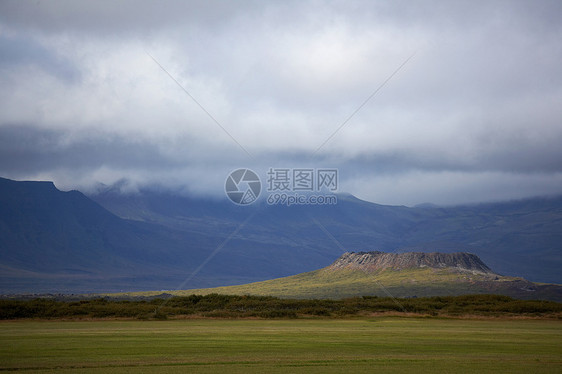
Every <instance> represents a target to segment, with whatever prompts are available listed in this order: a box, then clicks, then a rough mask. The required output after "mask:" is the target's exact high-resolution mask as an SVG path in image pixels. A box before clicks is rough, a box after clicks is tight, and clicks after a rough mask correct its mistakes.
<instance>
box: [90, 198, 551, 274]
mask: <svg viewBox="0 0 562 374" xmlns="http://www.w3.org/2000/svg"><path fill="white" fill-rule="evenodd" d="M91 198H92V199H94V200H95V201H97V202H98V203H100V204H101V205H102V206H104V207H105V208H107V209H108V210H109V211H111V212H113V213H115V214H116V215H119V216H120V217H125V218H132V219H136V220H140V221H145V222H152V223H159V224H162V225H166V226H169V227H174V228H179V229H186V228H190V229H193V230H194V229H197V230H200V232H207V233H209V232H216V230H221V229H222V230H227V231H228V230H234V229H235V228H236V225H237V224H239V223H240V222H242V221H243V219H244V218H245V217H246V215H245V213H247V212H250V211H251V212H254V211H256V212H255V216H254V217H253V218H252V219H251V221H250V222H249V223H248V224H247V225H246V226H245V227H243V229H242V230H240V231H239V233H238V237H239V238H240V239H241V240H242V241H248V240H249V241H255V242H258V243H260V251H266V252H268V253H269V254H271V253H276V252H277V251H279V250H280V249H281V248H284V249H285V252H287V251H289V252H292V253H295V252H296V255H295V256H296V258H297V261H296V262H295V265H296V266H299V267H300V268H299V270H296V269H294V271H292V272H291V271H290V269H288V267H284V270H283V271H285V270H287V269H288V272H286V273H285V275H289V274H295V273H297V272H302V271H309V270H314V269H317V268H318V267H324V266H328V265H329V264H330V263H331V261H332V259H333V258H334V257H337V256H339V255H341V254H342V253H343V252H345V251H346V250H348V251H349V250H353V251H372V250H377V249H384V250H387V251H393V252H404V251H421V252H432V251H439V252H457V251H459V250H461V251H468V252H471V253H474V254H477V255H478V256H479V257H480V258H482V259H483V260H484V261H485V262H486V263H487V264H489V265H490V266H491V267H492V268H494V269H495V270H496V271H497V272H498V273H500V274H505V275H517V276H523V277H525V278H528V279H531V280H533V281H541V282H558V283H562V274H561V273H560V268H562V197H556V198H535V199H527V200H521V201H512V202H504V203H493V204H492V203H490V204H479V205H471V206H458V207H447V208H435V207H418V208H408V207H403V206H385V205H379V204H374V203H369V202H366V201H362V200H359V199H357V198H355V197H353V196H351V195H343V194H342V195H338V203H337V204H336V205H330V206H312V205H308V206H290V207H287V206H268V205H267V204H265V203H261V204H259V203H256V204H253V205H252V206H246V207H237V206H234V204H231V203H230V202H229V201H227V200H226V199H224V200H222V201H221V200H205V199H195V198H191V197H183V196H180V195H177V194H174V193H170V192H162V191H158V190H151V189H146V190H141V191H140V192H139V193H138V194H134V195H131V194H121V193H120V192H119V191H118V189H107V190H105V191H101V192H100V193H98V194H94V195H92V196H91ZM326 232H328V233H329V234H330V235H331V236H332V237H333V238H334V239H335V240H336V241H337V242H335V241H334V240H333V238H332V237H330V236H329V235H328V234H326ZM255 242H254V243H248V245H246V246H245V250H251V249H253V248H254V247H253V245H254V244H255ZM270 248H271V249H272V250H270ZM273 248H275V249H273ZM342 248H344V249H343V250H342ZM260 251H258V252H260ZM280 260H281V261H283V259H280Z"/></svg>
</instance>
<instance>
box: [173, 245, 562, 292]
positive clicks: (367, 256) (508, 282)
mask: <svg viewBox="0 0 562 374" xmlns="http://www.w3.org/2000/svg"><path fill="white" fill-rule="evenodd" d="M209 293H220V294H231V295H256V296H277V297H285V298H347V297H354V296H392V297H422V296H453V295H463V294H500V295H507V296H511V297H515V298H520V299H544V300H554V301H562V286H560V285H554V284H537V283H532V282H529V281H527V280H525V279H524V278H516V277H505V276H501V275H497V274H495V273H493V272H492V271H491V270H490V269H489V268H488V267H487V266H486V265H485V264H484V263H483V262H482V261H481V260H480V259H479V258H478V257H477V256H475V255H473V254H468V253H452V254H443V253H413V252H410V253H401V254H393V253H383V252H359V253H353V252H352V253H345V254H343V255H342V256H341V257H340V258H338V259H337V260H336V261H335V262H334V263H333V264H332V265H330V266H328V267H326V268H323V269H319V270H315V271H312V272H307V273H302V274H297V275H293V276H290V277H285V278H280V279H273V280H268V281H264V282H257V283H252V284H246V285H240V286H230V287H217V288H211V289H196V290H187V291H176V292H173V294H177V295H190V294H209Z"/></svg>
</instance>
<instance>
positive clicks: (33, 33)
mask: <svg viewBox="0 0 562 374" xmlns="http://www.w3.org/2000/svg"><path fill="white" fill-rule="evenodd" d="M0 14H2V15H1V16H0V48H1V49H2V55H3V56H7V57H4V58H0V83H1V85H0V99H1V100H0V113H1V114H0V130H2V129H3V130H4V132H3V133H4V134H11V135H10V136H19V137H20V138H21V137H23V138H26V137H27V138H29V139H33V141H30V140H29V139H28V141H27V143H26V141H18V142H10V140H9V139H7V140H6V139H5V143H6V144H10V143H12V144H10V147H7V148H6V150H4V153H6V157H8V158H10V161H9V162H8V161H4V162H3V163H1V164H0V166H1V168H0V173H2V175H4V176H7V177H14V178H16V177H21V176H25V177H29V178H39V177H40V178H47V179H56V180H57V181H61V183H62V184H65V185H67V186H69V185H71V184H72V183H73V182H72V181H75V183H76V184H77V185H81V186H87V185H88V184H92V183H93V182H94V181H95V180H96V179H97V180H99V181H102V182H111V181H113V180H118V179H121V177H126V178H130V179H131V180H133V181H134V182H135V183H149V182H153V181H154V180H159V181H161V182H162V183H168V184H170V185H179V184H181V181H187V182H185V183H186V184H187V188H188V189H190V190H219V188H213V187H212V185H213V184H216V183H217V181H218V180H219V179H222V173H224V172H225V170H226V171H228V170H230V168H231V167H232V166H233V165H235V164H237V163H238V164H239V165H238V166H250V165H251V164H255V165H257V166H259V167H263V168H266V167H268V166H277V164H283V163H292V164H293V165H294V164H295V162H302V163H305V164H306V163H322V162H330V163H331V165H318V166H337V167H342V168H347V169H348V170H349V171H350V173H349V175H350V176H349V177H348V179H347V180H346V181H345V183H344V185H345V186H347V188H348V189H349V191H348V192H351V193H354V194H359V195H362V196H369V199H374V200H377V199H380V200H381V201H382V200H384V201H387V202H393V203H400V201H402V203H404V204H412V203H420V202H423V201H435V202H445V203H453V202H455V201H457V202H464V201H468V200H471V201H476V200H489V199H501V198H511V197H513V196H520V195H536V194H541V193H555V192H556V190H557V189H558V191H559V192H561V190H562V187H560V184H558V183H559V178H560V177H559V174H560V173H561V172H562V163H560V161H558V160H560V159H562V154H561V153H562V151H560V150H559V148H560V147H559V144H560V143H561V142H562V125H561V124H560V120H559V119H560V118H562V113H561V109H560V105H559V103H560V102H561V101H562V90H561V89H560V87H562V72H561V69H560V67H559V61H560V60H561V59H562V46H561V45H560V43H559V40H560V38H561V37H562V27H561V26H560V24H559V22H557V18H556V17H555V16H554V14H560V6H559V5H558V4H557V3H556V2H548V1H540V2H537V3H536V4H530V3H527V2H502V1H497V2H495V1H494V2H487V3H485V4H479V5H478V6H476V5H474V4H473V3H472V2H460V1H459V2H439V1H436V2H433V1H430V2H415V3H402V2H396V3H387V2H337V1H336V2H327V3H318V2H314V1H305V2H288V3H285V2H284V3H262V2H243V3H236V5H233V3H224V2H204V1H201V2H200V1H192V2H176V1H169V2H164V3H160V2H159V3H155V2H133V3H129V2H121V3H120V6H119V7H116V6H115V5H114V4H113V3H112V2H103V1H102V2H95V3H92V2H79V3H76V2H66V1H59V2H50V3H48V5H47V3H42V2H37V3H36V2H10V1H7V2H3V3H2V4H1V5H0ZM415 51H417V53H416V55H415V56H414V57H413V58H412V60H411V61H410V62H409V63H408V64H407V65H406V66H404V67H403V69H401V70H400V72H399V73H398V74H396V76H394V77H393V78H392V79H391V80H390V81H389V82H388V83H387V84H386V85H385V86H384V87H383V88H382V89H381V90H380V92H378V93H377V94H376V95H375V96H374V97H373V98H372V100H371V101H369V102H368V103H367V104H366V105H365V106H364V107H363V108H362V109H361V110H360V111H359V112H358V113H357V114H356V115H355V116H354V117H353V118H352V119H351V120H350V121H349V123H347V124H346V125H345V126H344V127H343V128H342V129H341V131H339V132H338V133H337V134H336V135H335V136H334V138H333V139H332V140H330V141H329V142H328V143H326V144H325V145H324V146H323V147H322V149H321V150H320V151H319V152H318V153H316V154H315V153H314V151H315V150H316V149H317V148H318V147H319V146H320V145H321V144H322V143H323V142H324V141H325V140H326V139H327V138H328V137H329V136H330V135H331V134H333V132H334V131H335V130H336V129H337V128H338V127H339V126H340V125H341V124H342V123H343V121H344V120H346V119H347V118H348V117H349V116H350V115H351V114H352V113H353V112H354V111H355V110H356V109H357V108H358V107H359V105H361V104H362V103H363V102H364V100H365V99H366V98H367V97H368V96H369V95H371V94H372V93H373V92H374V90H375V89H376V88H377V87H378V86H379V85H380V84H382V83H383V82H384V81H385V80H386V79H387V78H388V77H389V75H390V74H391V73H392V72H393V71H394V70H395V69H396V68H397V67H398V66H400V64H402V63H403V62H404V60H405V59H406V58H408V56H410V55H411V54H412V53H413V52H415ZM146 52H149V53H150V54H151V55H152V56H154V57H155V58H156V59H157V60H158V62H159V63H160V64H162V66H164V68H165V69H166V70H167V71H168V72H169V73H170V74H171V75H172V76H173V77H174V78H175V79H177V81H178V82H179V83H180V84H181V85H182V86H183V87H184V88H185V89H187V90H188V92H189V93H190V94H191V95H192V96H193V97H194V98H195V99H196V100H197V102H198V103H200V104H201V105H202V106H203V107H204V108H205V110H207V111H208V112H209V113H210V114H211V115H212V116H213V117H214V118H215V119H216V120H217V121H218V122H219V123H220V125H221V126H223V127H224V128H225V129H226V130H227V131H228V133H229V134H231V135H232V136H233V137H234V138H235V139H236V140H237V141H238V142H239V143H240V145H242V147H243V148H245V149H246V150H247V151H249V152H250V153H251V154H252V155H254V158H249V157H247V155H246V154H245V153H244V151H243V150H242V149H240V147H239V146H238V145H237V144H235V143H234V142H233V141H232V139H230V137H229V136H228V135H227V134H226V133H225V132H224V131H223V130H222V129H221V128H220V127H219V126H218V125H217V124H216V123H215V122H214V121H213V120H212V119H211V118H209V116H208V115H207V114H206V113H205V112H204V111H203V110H202V109H201V108H200V107H199V106H198V105H197V104H196V103H195V102H194V101H193V100H192V99H191V98H190V97H189V96H188V95H187V94H186V93H185V92H183V91H182V89H181V88H180V87H178V86H177V84H176V83H175V82H174V81H173V80H172V79H171V78H170V77H168V76H167V74H166V73H165V72H164V71H162V69H161V68H160V67H159V66H158V65H157V64H156V63H154V61H152V59H151V58H150V57H149V56H148V55H147V53H146ZM14 126H16V127H17V126H19V127H20V128H21V131H15V130H14ZM34 129H35V131H37V133H36V134H35V135H32V134H31V133H32V132H33V131H34ZM47 135H48V136H50V137H51V138H48V139H49V140H48V141H45V140H43V141H41V137H45V136H47ZM6 136H8V135H6ZM26 144H27V145H26ZM42 145H43V146H42ZM31 147H35V148H33V149H32V148H31ZM42 147H46V148H42ZM125 150H126V152H128V154H129V156H127V155H125V154H123V152H125ZM9 152H12V153H9ZM77 152H82V154H77ZM12 154H14V155H15V154H18V155H24V156H25V157H20V158H15V157H10V155H12ZM112 157H115V159H112ZM67 159H71V160H73V162H69V161H67ZM244 163H247V165H244ZM268 163H277V164H275V165H268ZM158 166H159V167H160V168H159V170H158V171H157V172H156V171H155V169H158ZM18 170H20V172H18ZM358 170H361V172H360V174H361V177H360V178H358V177H355V176H354V175H357V173H358ZM203 171H206V173H205V172H203ZM381 171H382V174H383V176H382V177H381V176H380V173H381ZM209 174H212V175H215V176H213V177H203V176H204V175H209ZM219 176H220V177H219ZM381 178H383V179H381ZM385 178H386V179H385ZM416 178H417V180H419V182H415V180H416ZM518 178H520V179H518ZM193 180H198V182H192V181H193ZM433 180H438V181H440V182H442V183H440V184H439V185H438V187H436V186H434V185H433V184H432V183H431V181H433ZM63 181H64V182H63ZM494 181H497V184H496V185H498V186H501V188H503V190H502V189H499V190H498V191H497V192H494V191H495V190H493V189H492V188H491V187H490V186H492V185H494ZM513 181H517V182H518V183H519V182H521V183H522V184H523V185H524V186H525V188H523V189H519V185H521V183H519V185H513V184H512V183H511V182H513ZM524 181H534V182H524ZM371 182H372V183H377V184H378V185H379V186H382V187H381V188H380V191H383V192H379V193H377V194H375V193H373V192H366V191H374V190H376V188H375V186H370V185H369V183H371ZM221 183H222V182H221ZM411 183H413V184H415V185H416V187H417V190H416V191H414V190H413V189H411V188H409V187H408V186H409V185H410V184H411ZM391 186H394V187H391ZM424 191H425V192H424ZM433 191H439V193H433ZM502 194H503V195H502ZM468 197H470V198H468ZM432 199H433V200H432Z"/></svg>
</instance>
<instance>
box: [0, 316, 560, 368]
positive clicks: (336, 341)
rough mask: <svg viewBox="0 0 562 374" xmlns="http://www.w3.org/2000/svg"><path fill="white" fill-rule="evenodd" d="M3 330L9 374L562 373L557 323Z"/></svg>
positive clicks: (96, 324)
mask: <svg viewBox="0 0 562 374" xmlns="http://www.w3.org/2000/svg"><path fill="white" fill-rule="evenodd" d="M0 331H1V333H0V370H1V371H3V372H12V371H14V372H15V371H18V372H24V373H52V372H63V373H64V372H67V373H185V372H193V373H223V374H224V373H344V372H345V373H373V372H382V373H416V374H419V373H498V372H509V373H560V372H562V322H561V321H557V320H532V319H521V320H517V319H441V318H413V317H409V318H403V317H376V318H364V319H297V320H252V319H242V320H240V319H238V320H225V319H217V320H213V319H183V320H168V321H134V320H127V321H119V320H96V321H60V320H58V321H37V320H17V321H3V322H0Z"/></svg>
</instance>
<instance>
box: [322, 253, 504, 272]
mask: <svg viewBox="0 0 562 374" xmlns="http://www.w3.org/2000/svg"><path fill="white" fill-rule="evenodd" d="M423 267H431V268H446V267H450V268H457V269H460V270H468V271H473V272H474V271H476V272H480V273H487V274H493V273H494V272H493V271H492V270H491V269H490V268H489V267H488V266H486V264H484V262H482V260H480V258H479V257H478V256H476V255H473V254H471V253H465V252H457V253H439V252H433V253H423V252H406V253H385V252H378V251H376V252H346V253H344V254H343V255H342V256H341V257H340V258H338V259H337V260H336V261H335V262H334V263H333V264H332V265H330V268H332V269H357V270H364V271H380V270H384V269H389V268H390V269H394V270H402V269H411V268H423Z"/></svg>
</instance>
